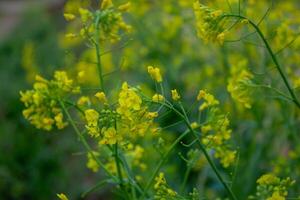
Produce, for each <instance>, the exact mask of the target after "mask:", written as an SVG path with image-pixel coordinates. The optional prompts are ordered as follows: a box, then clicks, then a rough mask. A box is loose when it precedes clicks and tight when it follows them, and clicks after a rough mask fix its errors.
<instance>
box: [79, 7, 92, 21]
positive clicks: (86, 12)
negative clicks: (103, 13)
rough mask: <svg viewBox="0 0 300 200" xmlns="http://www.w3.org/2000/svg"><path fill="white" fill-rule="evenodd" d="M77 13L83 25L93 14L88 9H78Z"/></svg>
mask: <svg viewBox="0 0 300 200" xmlns="http://www.w3.org/2000/svg"><path fill="white" fill-rule="evenodd" d="M78 11H79V14H80V17H81V20H82V22H83V23H86V22H87V21H88V20H89V19H91V18H92V16H93V14H92V13H91V12H90V11H89V10H88V9H85V8H79V9H78Z"/></svg>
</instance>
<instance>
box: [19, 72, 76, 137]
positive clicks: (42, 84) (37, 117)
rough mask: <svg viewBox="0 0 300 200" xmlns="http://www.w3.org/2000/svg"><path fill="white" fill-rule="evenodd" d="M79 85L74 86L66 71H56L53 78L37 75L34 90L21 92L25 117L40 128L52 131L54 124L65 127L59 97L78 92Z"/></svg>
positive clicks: (62, 97) (60, 127)
mask: <svg viewBox="0 0 300 200" xmlns="http://www.w3.org/2000/svg"><path fill="white" fill-rule="evenodd" d="M79 90H80V88H79V87H77V86H74V84H73V80H72V79H69V78H68V76H67V73H66V72H65V71H55V73H54V78H53V79H52V80H49V81H48V80H46V79H45V78H43V77H41V76H39V75H37V76H36V82H35V83H34V84H33V89H32V90H27V91H25V92H22V91H21V92H20V95H21V101H22V102H23V103H24V105H25V107H26V108H25V109H24V110H23V115H24V117H25V118H26V119H27V120H28V121H29V122H30V123H31V124H33V125H34V126H35V127H36V128H38V129H44V130H47V131H50V130H51V129H52V128H53V126H54V125H56V126H57V128H58V129H62V128H64V127H65V126H66V125H67V123H66V122H64V121H63V113H62V110H61V108H60V102H59V101H58V99H64V98H65V97H66V96H67V95H69V94H72V93H73V94H75V93H78V91H79Z"/></svg>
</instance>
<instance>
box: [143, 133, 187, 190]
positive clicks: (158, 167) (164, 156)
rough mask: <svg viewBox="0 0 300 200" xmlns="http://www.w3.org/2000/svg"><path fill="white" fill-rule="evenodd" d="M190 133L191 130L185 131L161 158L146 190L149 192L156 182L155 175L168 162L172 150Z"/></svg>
mask: <svg viewBox="0 0 300 200" xmlns="http://www.w3.org/2000/svg"><path fill="white" fill-rule="evenodd" d="M188 133H189V131H188V130H187V131H185V132H183V133H182V134H181V135H180V136H179V137H178V138H177V139H176V140H175V141H174V142H173V143H172V145H171V146H170V147H169V149H168V150H167V152H166V153H165V154H164V155H163V157H162V159H160V160H159V162H158V164H157V165H156V167H155V170H154V171H153V173H152V175H151V178H150V179H149V181H148V182H147V184H146V187H145V190H144V192H145V193H147V191H148V190H149V188H150V187H151V185H152V184H153V182H154V179H155V177H156V176H157V174H158V172H159V170H160V168H161V166H162V165H163V164H164V163H165V162H166V160H167V158H168V157H169V155H170V153H171V152H172V150H173V149H174V148H175V146H176V145H177V144H178V143H179V142H180V141H181V140H182V139H183V138H184V137H185V136H186V135H187V134H188Z"/></svg>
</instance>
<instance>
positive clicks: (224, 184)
mask: <svg viewBox="0 0 300 200" xmlns="http://www.w3.org/2000/svg"><path fill="white" fill-rule="evenodd" d="M159 103H160V104H161V105H164V106H165V107H166V108H168V109H171V110H172V111H174V112H175V113H176V114H177V115H178V116H179V117H181V118H182V119H183V120H184V122H185V124H186V126H187V128H188V129H189V130H190V132H191V133H192V134H193V136H194V137H195V138H196V139H197V144H198V146H199V147H200V150H201V151H202V152H203V154H204V156H205V158H206V160H207V161H208V163H209V165H210V166H211V168H212V170H213V171H214V173H215V174H216V176H217V178H218V179H219V181H220V182H221V183H222V185H223V186H224V188H225V189H226V191H227V192H228V194H229V196H230V198H231V199H233V200H237V198H236V196H235V194H234V193H233V192H232V190H231V188H230V187H229V186H228V185H227V183H226V182H225V180H224V179H223V177H222V176H221V174H220V172H219V171H218V169H217V167H216V165H215V163H214V162H213V161H212V159H211V158H210V156H209V154H208V152H207V150H206V148H205V147H204V146H203V144H202V142H201V140H200V138H199V137H198V135H197V134H196V132H195V131H194V129H193V128H192V127H191V125H190V123H189V119H187V118H186V117H185V114H182V113H181V112H179V111H178V110H177V109H176V108H174V107H173V106H170V105H168V104H166V103H164V102H159ZM184 113H185V112H184Z"/></svg>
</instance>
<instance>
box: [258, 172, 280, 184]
mask: <svg viewBox="0 0 300 200" xmlns="http://www.w3.org/2000/svg"><path fill="white" fill-rule="evenodd" d="M279 181H280V179H279V178H278V177H276V176H275V175H273V174H264V175H262V176H261V177H260V178H259V179H258V180H257V183H258V184H260V185H273V184H277V183H279Z"/></svg>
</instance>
